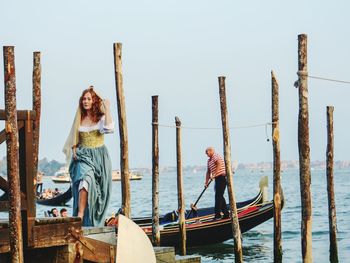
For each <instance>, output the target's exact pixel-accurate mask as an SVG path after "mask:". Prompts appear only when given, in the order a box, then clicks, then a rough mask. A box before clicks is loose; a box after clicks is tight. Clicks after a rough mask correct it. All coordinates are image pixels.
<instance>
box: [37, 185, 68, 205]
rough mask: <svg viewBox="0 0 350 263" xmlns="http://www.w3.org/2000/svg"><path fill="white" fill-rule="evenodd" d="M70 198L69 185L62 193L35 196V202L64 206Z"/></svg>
mask: <svg viewBox="0 0 350 263" xmlns="http://www.w3.org/2000/svg"><path fill="white" fill-rule="evenodd" d="M70 199H72V187H71V186H70V187H69V188H68V190H67V191H66V192H64V193H61V194H58V195H56V196H54V197H52V198H48V199H40V198H38V197H37V199H36V203H37V204H40V205H48V206H64V205H65V204H66V203H68V202H69V200H70Z"/></svg>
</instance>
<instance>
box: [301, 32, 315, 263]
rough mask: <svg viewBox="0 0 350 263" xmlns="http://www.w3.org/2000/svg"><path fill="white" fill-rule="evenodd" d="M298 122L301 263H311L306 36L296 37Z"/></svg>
mask: <svg viewBox="0 0 350 263" xmlns="http://www.w3.org/2000/svg"><path fill="white" fill-rule="evenodd" d="M298 76H299V79H298V84H299V85H298V86H299V120H298V147H299V172H300V193H301V214H302V221H301V249H302V260H303V262H304V263H305V262H307V263H309V262H312V204H311V189H310V185H311V170H310V145H309V105H308V96H309V93H308V85H307V76H308V71H307V35H305V34H301V35H299V36H298Z"/></svg>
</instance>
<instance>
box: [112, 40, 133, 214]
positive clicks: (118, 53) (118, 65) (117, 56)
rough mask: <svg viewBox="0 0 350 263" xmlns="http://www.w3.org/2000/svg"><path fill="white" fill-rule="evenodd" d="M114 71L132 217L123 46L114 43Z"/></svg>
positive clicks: (125, 197) (126, 207)
mask: <svg viewBox="0 0 350 263" xmlns="http://www.w3.org/2000/svg"><path fill="white" fill-rule="evenodd" d="M113 51H114V70H115V72H114V73H115V74H114V75H115V84H116V91H117V106H118V120H119V135H120V176H121V189H122V208H123V212H124V215H125V216H126V217H128V218H130V216H131V205H130V181H129V148H128V130H127V122H126V110H125V98H124V89H123V73H122V44H121V43H114V45H113Z"/></svg>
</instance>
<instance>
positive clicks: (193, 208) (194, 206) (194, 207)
mask: <svg viewBox="0 0 350 263" xmlns="http://www.w3.org/2000/svg"><path fill="white" fill-rule="evenodd" d="M211 181H213V178H210V180H209V182H208V184H207V185H206V186H204V189H203V191H202V192H201V194H200V195H199V196H198V198H197V201H196V202H195V203H194V205H192V204H191V211H190V212H189V213H188V215H187V216H186V219H188V218H189V217H190V215H191V214H192V211H194V210H195V209H196V205H197V203H198V201H199V199H201V197H202V195H203V194H204V192H205V190H207V188H208V186H209V185H210V183H211Z"/></svg>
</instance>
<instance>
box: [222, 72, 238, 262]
mask: <svg viewBox="0 0 350 263" xmlns="http://www.w3.org/2000/svg"><path fill="white" fill-rule="evenodd" d="M218 80H219V95H220V108H221V121H222V131H223V142H224V160H225V168H226V178H227V189H228V196H229V201H230V208H231V225H232V235H233V240H234V253H235V262H243V252H242V242H241V230H240V228H239V222H238V214H237V207H236V200H235V194H234V190H233V176H232V174H233V173H232V165H231V142H230V127H229V123H228V113H227V103H226V87H225V77H223V76H220V77H219V78H218Z"/></svg>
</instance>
